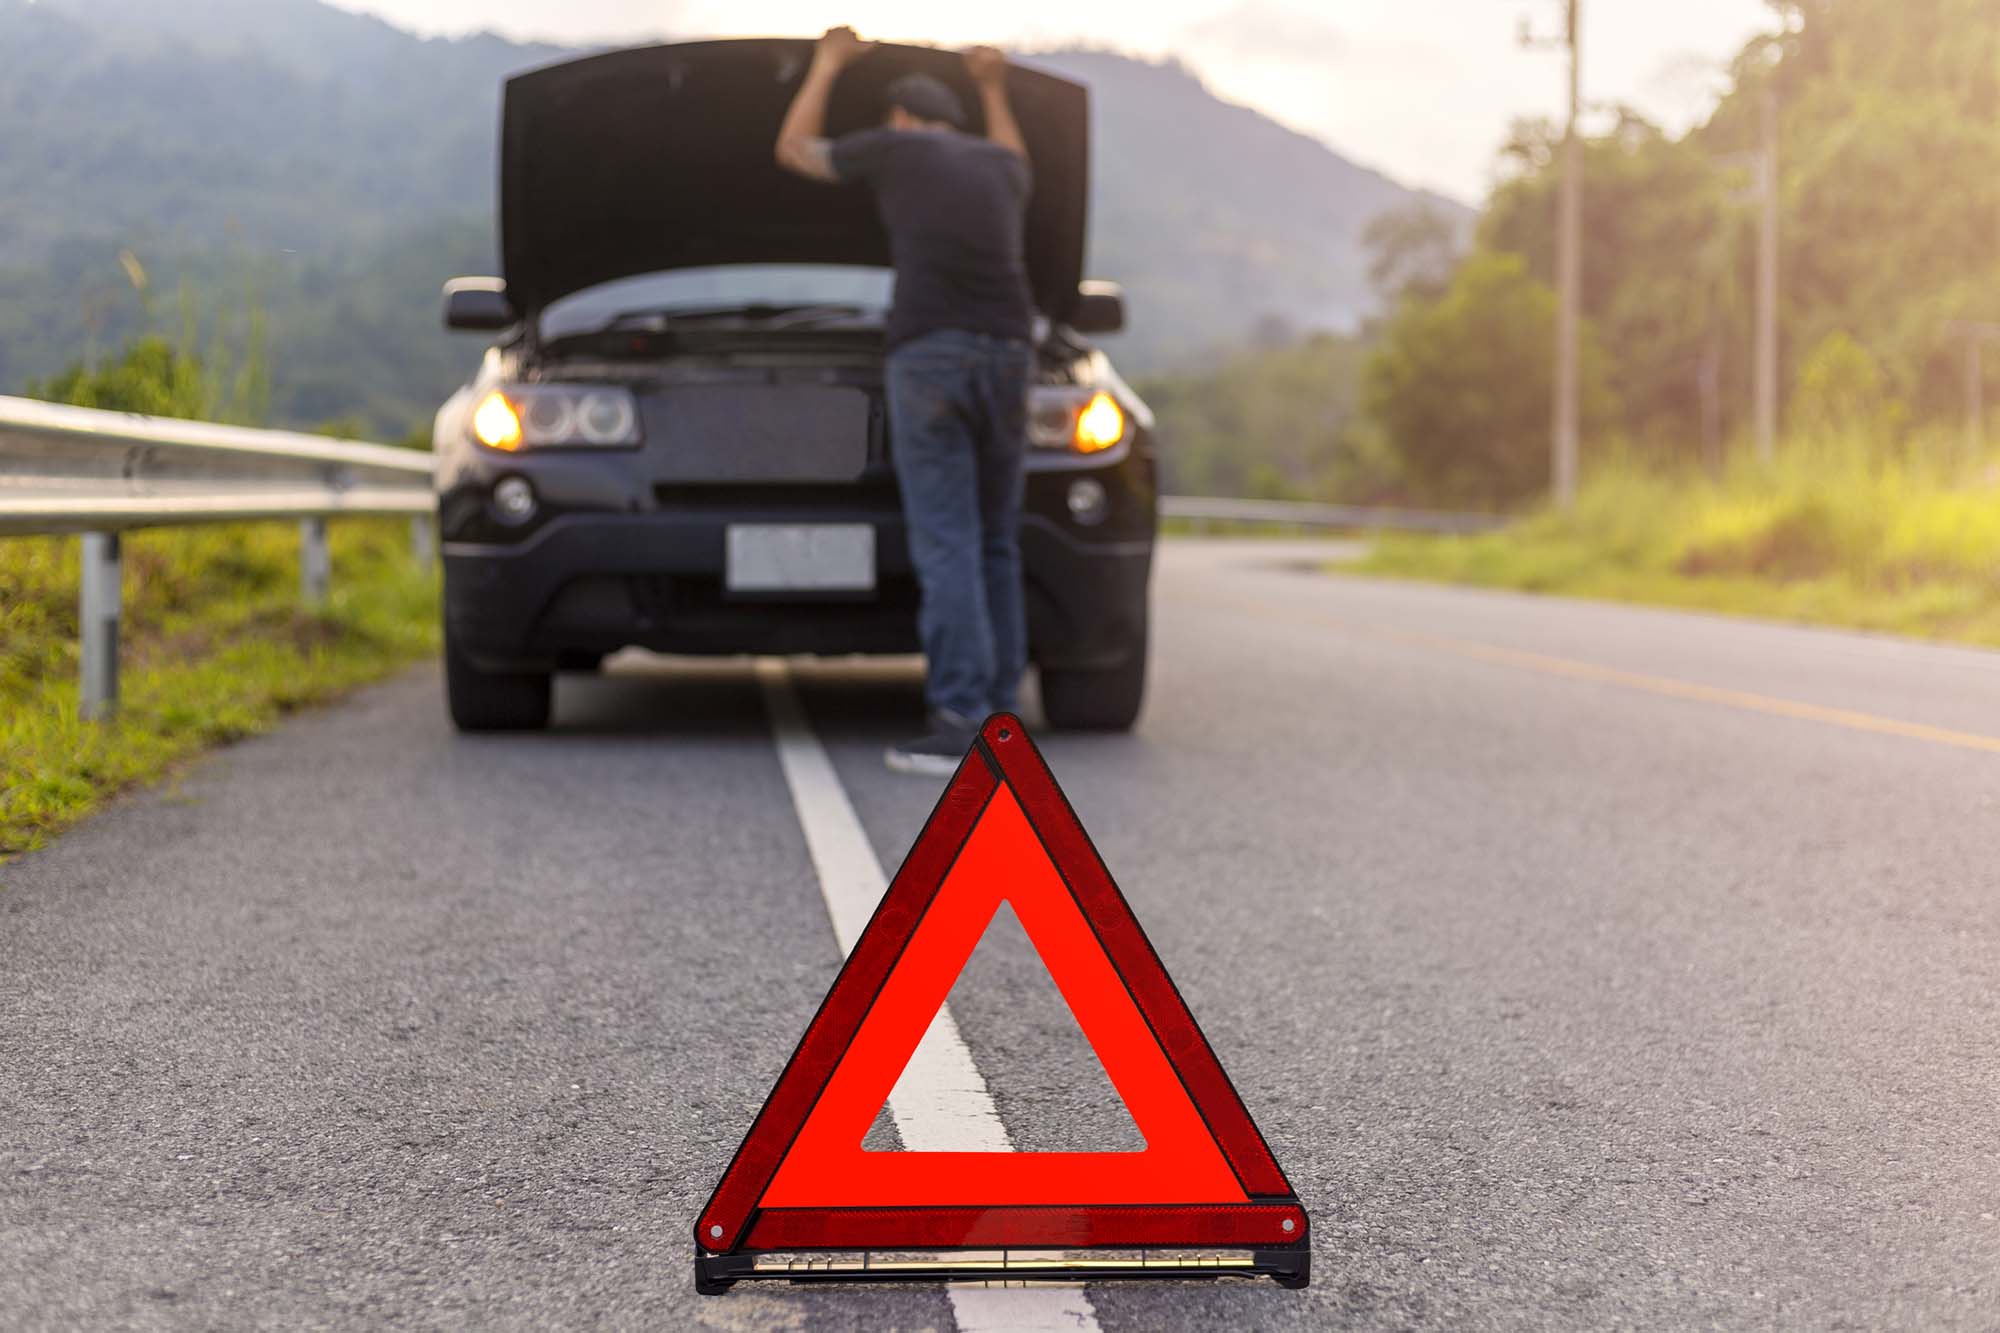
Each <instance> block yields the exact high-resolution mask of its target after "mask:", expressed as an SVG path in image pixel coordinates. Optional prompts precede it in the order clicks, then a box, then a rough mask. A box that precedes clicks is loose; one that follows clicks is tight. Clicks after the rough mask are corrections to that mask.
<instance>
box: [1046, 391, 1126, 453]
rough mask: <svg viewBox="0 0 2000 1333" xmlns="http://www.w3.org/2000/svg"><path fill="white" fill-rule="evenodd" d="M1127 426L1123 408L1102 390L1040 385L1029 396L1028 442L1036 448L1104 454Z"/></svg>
mask: <svg viewBox="0 0 2000 1333" xmlns="http://www.w3.org/2000/svg"><path fill="white" fill-rule="evenodd" d="M1127 428H1128V427H1127V423H1126V419H1125V410H1124V409H1123V408H1121V407H1119V406H1118V400H1117V399H1115V398H1113V397H1112V396H1111V395H1110V394H1108V393H1106V392H1105V391H1104V390H1102V389H1090V388H1078V387H1075V386H1072V385H1065V384H1042V385H1037V386H1036V387H1035V388H1034V389H1033V390H1032V391H1031V392H1030V393H1029V395H1028V442H1029V443H1030V444H1032V445H1034V446H1035V448H1037V449H1064V450H1068V451H1070V452H1072V453H1079V454H1097V453H1103V452H1104V451H1105V450H1106V449H1109V448H1111V447H1112V446H1113V445H1115V444H1118V443H1119V442H1120V441H1122V440H1123V439H1124V438H1125V432H1126V430H1127Z"/></svg>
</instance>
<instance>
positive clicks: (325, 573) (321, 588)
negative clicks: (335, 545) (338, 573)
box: [299, 518, 333, 606]
mask: <svg viewBox="0 0 2000 1333" xmlns="http://www.w3.org/2000/svg"><path fill="white" fill-rule="evenodd" d="M332 575H333V557H332V556H331V555H329V554H328V552H327V549H326V520H325V519H323V518H308V519H302V520H301V521H300V523H299V595H300V596H302V597H303V598H304V599H305V603H306V605H307V606H322V605H324V604H325V603H326V590H327V584H328V582H329V581H330V580H331V578H332Z"/></svg>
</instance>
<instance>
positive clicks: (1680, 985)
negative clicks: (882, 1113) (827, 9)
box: [0, 543, 2000, 1330]
mask: <svg viewBox="0 0 2000 1333" xmlns="http://www.w3.org/2000/svg"><path fill="white" fill-rule="evenodd" d="M1301 549H1302V548H1300V547H1296V546H1293V547H1283V546H1263V545H1242V544H1230V543H1211V544H1179V545H1171V546H1170V547H1169V548H1168V549H1167V550H1166V551H1165V553H1164V559H1163V567H1162V569H1161V572H1160V578H1159V582H1158V587H1157V608H1156V616H1155V624H1156V634H1157V643H1156V661H1157V670H1156V678H1155V681H1156V683H1155V688H1154V692H1153V696H1152V701H1151V704H1150V706H1149V708H1148V711H1147V715H1146V718H1145V719H1144V722H1143V723H1142V727H1141V729H1140V730H1139V732H1138V733H1137V734H1135V735H1133V736H1130V737H1111V738H1106V737H1073V736H1051V735H1043V736H1041V738H1040V739H1041V740H1042V743H1043V747H1044V751H1045V753H1046V754H1047V756H1048V757H1049V760H1050V762H1051V764H1052V765H1053V766H1054V768H1055V771H1056V774H1057V776H1058V778H1059V779H1060V780H1061V781H1062V782H1063V784H1064V786H1065V788H1066V789H1067V791H1068V793H1069V795H1070V797H1071V799H1072V801H1073V802H1074V803H1075V805H1076V806H1077V808H1078V811H1079V813H1080V815H1081V816H1082V818H1083V820H1084V823H1085V824H1086V826H1087V827H1088V828H1089V829H1090V830H1091V832H1092V834H1093V836H1094V837H1095V839H1096V842H1097V844H1098V847H1099V849H1100V850H1101V851H1102V853H1103V854H1104V856H1105V858H1106V860H1107V861H1108V863H1109V864H1110V866H1111V868H1112V871H1113V873H1114V874H1115V875H1116V876H1117V877H1118V879H1119V881H1120V883H1121V885H1122V886H1123V888H1124V889H1125V891H1126V893H1127V895H1128V897H1129V898H1130V899H1131V900H1132V902H1133V904H1134V906H1135V908H1136V910H1137V911H1138V913H1139V916H1140V918H1141V920H1142V921H1143V922H1144V923H1145V925H1146V927H1147V929H1148V931H1149V932H1150V933H1151V936H1152V938H1153V941H1154V944H1155V945H1156V946H1157V948H1158V949H1159V952H1160V953H1161V955H1162V957H1163V958H1164V960H1165V961H1166V963H1167V965H1168V967H1169V969H1170V970H1171V971H1172V973H1173V975H1174V978H1175V980H1176V981H1177V982H1178V983H1179V985H1180V987H1181V990H1182V992H1183V994H1184V995H1185V996H1186V997H1187V999H1188V1001H1189V1004H1190V1005H1191V1007H1192V1008H1193V1010H1194V1013H1195V1015H1196V1016H1197V1018H1198V1019H1199V1020H1200V1021H1201V1022H1202V1024H1203V1026H1204V1028H1205V1030H1206V1031H1207V1033H1208V1035H1209V1038H1210V1039H1211V1041H1212V1042H1213V1043H1214V1044H1215V1046H1216V1047H1217V1049H1218V1050H1219V1052H1220V1053H1221V1055H1222V1058H1223V1060H1224V1062H1225V1064H1226V1065H1227V1067H1228V1069H1229V1071H1230V1073H1231V1075H1232V1076H1233V1077H1234V1079H1235V1081H1236V1083H1237V1086H1238V1087H1239V1089H1241V1091H1242V1092H1243V1094H1244V1098H1245V1100H1246V1101H1247V1102H1248V1104H1249V1105H1250V1107H1251V1110H1252V1112H1253V1113H1254V1114H1255V1115H1256V1116H1257V1118H1258V1120H1259V1122H1260V1123H1261V1124H1262V1126H1263V1128H1264V1130H1265V1133H1266V1135H1267V1136H1268V1137H1269V1138H1270V1139H1271V1141H1272V1143H1273V1146H1274V1147H1275V1148H1276V1150H1277V1152H1278V1155H1279V1158H1280V1160H1281V1161H1282V1162H1283V1164H1284V1165H1285V1167H1286V1168H1287V1170H1288V1172H1289V1174H1290V1176H1291V1179H1292V1181H1293V1183H1294V1185H1295V1187H1296V1188H1297V1189H1298V1191H1299V1193H1300V1195H1301V1196H1302V1197H1303V1198H1304V1200H1305V1202H1306V1204H1307V1206H1308V1207H1309V1208H1310V1209H1311V1210H1312V1214H1313V1218H1314V1236H1315V1247H1316V1248H1315V1258H1314V1282H1313V1286H1312V1287H1311V1288H1310V1289H1309V1290H1307V1291H1303V1292H1287V1291H1282V1290H1279V1289H1278V1288H1276V1287H1275V1286H1274V1285H1272V1284H1270V1283H1257V1284H1247V1283H1239V1284H1216V1285H1211V1286H1202V1285H1187V1286H1181V1285H1175V1286H1127V1287H1113V1286H1105V1285H1100V1286H1096V1287H1092V1288H1091V1289H1089V1292H1088V1303H1089V1306H1090V1307H1091V1308H1092V1309H1094V1314H1095V1318H1096V1320H1097V1322H1098V1324H1099V1326H1101V1327H1102V1328H1105V1329H1118V1330H1126V1329H1134V1330H1136V1329H1154V1328H1161V1327H1170V1326H1172V1327H1181V1326H1186V1327H1229V1328H1246V1327H1357V1328H1375V1327H1407V1326H1452V1327H1521V1326H1538V1327H1539V1326H1553V1327H1567V1328H1607V1327H1619V1326H1649V1327H1658V1326H1675V1327H1684V1326H1691V1325H1715V1326H1725V1327H1768V1326H1785V1327H1798V1328H1815V1329H1820V1328H1864V1327H1865V1328H1880V1327H1903V1328H1991V1327H1995V1326H2000V1220H1996V1214H2000V656H1996V655H1993V654H1984V653H1977V652H1971V651H1965V650H1956V649H1948V648H1933V647H1926V646H1918V645H1912V644H1907V643H1900V642H1894V641H1888V640H1880V639H1872V638H1866V637H1861V636H1854V635H1845V634H1837V633H1826V632H1815V631H1806V630H1799V629H1791V628H1783V627H1776V626H1768V625H1759V624H1750V623H1740V622H1732V621H1726V620H1721V619H1714V618H1707V617H1699V616H1690V615H1680V614H1673V613H1666V612H1653V611H1643V610H1635V609H1629V608H1618V607H1607V606H1596V605H1589V604H1582V603H1574V602H1560V601H1551V600H1536V599H1529V598H1522V597H1515V596H1510V595H1499V594H1490V593H1479V592H1469V591H1460V590H1449V589H1438V588H1428V587H1419V586H1405V585H1400V584H1390V583H1376V582H1367V581H1360V580H1350V579H1335V578H1326V577H1322V576H1318V575H1313V574H1307V573H1302V572H1299V571H1298V570H1297V569H1295V568H1289V567H1287V566H1288V565H1289V564H1291V563H1294V562H1295V561H1296V559H1297V558H1298V556H1299V553H1300V551H1301ZM794 679H795V682H796V687H797V689H798V691H799V693H800V696H801V698H802V699H803V701H804V704H805V708H806V712H807V714H808V717H809V719H810V722H811V725H812V727H813V728H814V730H816V731H817V733H818V735H819V737H820V739H821V740H822V742H823V743H824V745H825V747H826V750H827V752H828V753H829V755H830V756H831V758H832V761H833V766H834V770H835V772H836V773H837V775H838V778H839V781H840V784H841V785H842V786H844V788H845V790H846V793H847V795H848V797H849V799H850V800H851V802H852V805H853V808H854V810H855V812H856V813H857V814H858V816H859V818H860V821H861V824H862V826H863V827H864V828H865V830H866V833H867V835H868V838H869V840H870V841H871V842H872V843H873V846H874V849H875V852H876V855H877V856H878V857H879V858H880V859H881V861H882V862H883V863H884V864H885V865H886V866H888V867H890V868H893V867H894V866H895V865H896V864H897V862H898V861H899V859H900V857H901V854H902V852H903V850H904V848H905V847H906V846H907V844H908V842H909V841H910V839H911V838H913V837H914V836H915V834H916V832H917V830H918V828H919V826H920V825H921V823H922V821H923V818H924V816H925V814H926V812H927V810H928V808H929V805H930V802H931V800H932V799H933V797H934V795H935V790H936V789H935V787H934V786H933V785H931V784H928V783H926V782H924V781H921V780H915V779H911V778H907V777H899V776H897V775H894V774H891V773H889V772H887V771H886V770H884V769H883V767H882V765H881V762H880V758H879V752H880V747H881V744H882V742H883V741H884V740H885V739H886V738H890V737H893V736H895V735H897V734H899V733H900V732H902V731H903V730H904V729H905V728H906V727H907V726H908V724H909V722H910V720H911V718H912V717H913V715H914V713H915V711H916V709H917V707H918V700H919V694H918V688H917V677H916V675H915V674H914V671H913V670H912V669H911V667H910V666H909V665H908V664H904V663H894V664H886V665H885V664H875V665H841V664H822V665H810V664H807V665H799V666H797V667H795V669H794ZM439 694H440V691H439V684H438V681H437V679H436V676H435V674H434V673H432V672H428V671H425V672H418V673H415V674H413V675H411V676H409V677H406V678H404V679H401V680H398V681H396V682H393V683H391V684H388V685H385V686H382V687H380V688H376V689H373V690H370V691H367V692H365V693H363V694H361V695H359V696H357V697H355V698H354V699H353V700H351V701H349V702H348V703H346V704H343V705H341V706H338V707H335V708H331V709H328V710H325V711H323V712H318V713H314V714H312V715H310V716H306V717H302V718H300V719H298V720H297V721H295V722H293V723H291V724H290V725H288V726H286V727H285V728H283V729H282V730H281V731H280V732H278V733H277V734H275V735H272V736H269V737H266V738H263V739H260V740H257V741H253V742H250V743H247V744H244V745H240V746H237V747H235V748H233V749H230V750H228V751H225V752H223V753H220V754H218V755H215V756H213V757H211V758H209V759H207V760H204V761H203V762H201V763H199V764H198V765H196V766H195V767H194V768H193V769H192V770H191V771H190V772H188V773H187V774H186V775H185V776H184V777H183V778H182V779H181V780H179V781H177V782H175V783H173V784H171V785H170V786H168V787H166V788H163V789H161V790H158V791H155V792H150V793H147V794H143V795H139V796H136V797H134V798H131V799H128V800H124V801H121V802H119V803H117V804H116V805H115V806H114V807H113V808H111V809H109V810H107V811H106V812H104V813H103V814H102V815H101V816H99V817H98V818H96V819H94V820H92V821H90V822H89V823H87V824H86V825H85V826H83V827H82V828H80V829H78V830H76V831H75V832H73V833H72V834H70V835H69V836H67V837H65V838H64V839H63V840H62V841H61V842H59V843H58V844H57V845H56V846H54V847H53V848H51V849H49V850H48V851H45V852H42V853H39V854H36V855H34V856H30V857H26V858H23V859H22V860H20V861H18V862H17V863H15V864H13V865H11V866H7V867H4V868H0V1325H6V1326H9V1327H27V1328H38V1327H61V1326H70V1325H84V1324H88V1325H97V1326H104V1325H133V1326H170V1325H171V1326H202V1327H215V1326H240V1325H250V1324H259V1325H286V1326H301V1327H304V1326H315V1325H362V1324H365V1325H371V1326H372V1325H399V1326H406V1325H417V1326H440V1325H441V1326H456V1325H467V1324H478V1325H483V1326H485V1325H491V1326H516V1327H525V1326H546V1325H552V1324H563V1325H570V1324H583V1323H599V1324H608V1325H613V1326H639V1325H646V1326H653V1327H715V1328H731V1329H736V1328H756V1327H780V1328H800V1327H821V1326H827V1327H848V1326H852V1327H871V1328H872V1327H900V1328H921V1327H933V1328H950V1327H952V1326H953V1325H954V1322H955V1321H956V1322H963V1319H964V1315H963V1311H962V1310H961V1309H960V1308H959V1307H957V1306H955V1305H954V1303H953V1301H952V1300H951V1299H949V1298H948V1297H947V1294H946V1293H944V1292H942V1291H937V1290H913V1289H912V1290H887V1289H878V1288H852V1289H843V1290H833V1291H829V1290H812V1289H795V1288H790V1287H784V1286H777V1285H763V1286H747V1287H739V1288H738V1289H737V1290H736V1291H734V1292H732V1293H731V1294H729V1295H728V1296H726V1297H722V1298H716V1299H707V1300H704V1299H701V1298H697V1297H696V1296H695V1295H694V1293H693V1290H692V1285H691V1281H690V1275H689V1262H688V1248H689V1247H688V1228H689V1224H690V1221H691V1219H692V1217H693V1214H694V1212H695V1211H696V1209H698V1208H699V1206H700V1204H701V1203H702V1201H703V1200H704V1199H705V1197H706V1195H707V1191H708V1189H709V1188H710V1186H711V1185H712V1184H713V1182H714V1180H715V1177H716V1176H717V1174H718V1173H719V1172H720V1170H721V1168H722V1166H723V1164H724V1162H725V1160H726V1158H727V1156H728V1154H729V1152H730V1151H731V1149H732V1148H733V1147H734V1146H735V1143H736V1141H737V1139H738V1137H739V1136H740V1135H741V1133H742V1131H743V1129H744V1127H745V1125H746V1124H747V1122H748V1120H749V1118H750V1116H751V1115H752V1114H753V1113H754V1110H755V1108H756V1106H757V1105H758V1104H759V1103H760V1101H761V1099H762V1097H763V1095H764V1093H765V1091H766V1090H767V1089H768V1087H769V1085H770V1083H771V1081H772V1079H773V1078H774V1077H775V1075H776V1072H777V1070H778V1068H779V1066H780V1065H781V1063H782V1061H783V1059H784V1057H785V1055H786V1053H787V1052H788V1051H789V1049H790V1047H791V1045H792V1044H793V1042H794V1041H795V1040H796V1038H797V1036H798V1034H799V1033H800V1032H801V1031H802V1030H803V1027H804V1025H805V1023H806V1021H807V1019H808V1018H809V1017H810V1016H811V1014H812V1011H813V1009H814V1007H815V1006H816V1005H817V1003H818V1001H819V999H820V997H821V995H822V994H823V993H824V990H825V988H826V986H827V985H828V983H829V981H830V980H831V978H832V975H833V972H834V970H835V967H836V966H837V963H838V958H839V952H838V946H837V944H836V942H835V937H834V933H833V929H832V926H831V925H830V922H829V918H828V914H827V908H826V902H825V900H824V899H823V898H822V896H821V893H820V889H819V887H818V885H817V882H816V879H815V872H814V869H813V866H812V863H811V862H810V861H809V859H808V857H807V854H806V849H805V843H804V840H803V837H802V833H801V825H800V821H799V816H798V814H797V813H796V812H795V810H794V808H793V806H792V804H791V802H790V800H789V799H788V797H787V793H786V786H785V779H784V777H783V775H782V773H781V771H780V768H779V763H778V759H777V757H776V754H775V752H774V748H773V744H772V739H771V736H772V733H771V724H770V721H769V718H768V717H767V715H766V710H765V706H764V702H763V697H762V693H761V690H760V685H759V682H758V679H757V677H756V676H755V674H754V673H753V671H752V670H751V668H750V666H749V665H748V664H746V663H723V664H713V665H702V664H686V663H665V662H646V661H640V662H627V663H621V664H620V665H619V667H618V669H617V670H616V671H615V672H614V673H613V674H612V675H610V676H608V677H606V678H604V679H601V680H577V681H565V682H564V683H563V685H562V686H561V689H560V693H559V697H558V709H557V712H558V727H557V729H556V731H555V732H554V733H552V734H549V735H544V736H533V737H525V738H485V739H468V738H460V737H457V736H454V735H453V734H452V733H451V731H450V729H449V728H448V726H447V725H446V723H445V719H444V716H443V710H442V705H441V700H440V697H439ZM1029 712H1030V721H1031V722H1032V721H1033V712H1032V707H1030V710H1029ZM951 1007H952V1009H953V1010H954V1012H955V1014H956V1017H957V1020H958V1024H959V1027H960V1029H961V1031H962V1033H963V1036H964V1041H965V1044H966V1046H967V1047H969V1049H970V1051H971V1053H972V1055H973V1057H974V1059H975V1060H976V1061H977V1063H978V1066H979V1068H980V1069H981V1070H982V1071H983V1072H984V1074H985V1075H986V1079H987V1082H988V1084H989V1085H990V1087H991V1089H992V1095H993V1099H994V1103H995V1104H996V1106H997V1108H998V1110H999V1112H1000V1116H1001V1119H1002V1120H1003V1121H1004V1124H1005V1127H1006V1129H1007V1131H1008V1133H1009V1134H1010V1135H1011V1137H1012V1139H1013V1142H1014V1144H1015V1146H1016V1147H1017V1148H1019V1149H1022V1150H1027V1151H1033V1150H1036V1149H1038V1148H1054V1147H1088V1146H1092V1145H1093V1144H1095V1145H1101V1146H1105V1147H1117V1146H1121V1145H1122V1146H1129V1141H1130V1136H1131V1134H1132V1130H1131V1126H1130V1124H1129V1121H1128V1120H1127V1119H1126V1118H1125V1117H1124V1114H1123V1111H1122V1108H1120V1107H1119V1106H1118V1105H1117V1103H1116V1099H1115V1098H1114V1097H1112V1095H1111V1093H1110V1090H1109V1088H1108V1085H1107V1084H1106V1083H1105V1082H1104V1079H1103V1075H1102V1073H1101V1071H1099V1070H1097V1069H1096V1067H1095V1065H1094V1062H1093V1061H1092V1059H1091V1057H1090V1055H1089V1052H1088V1049H1087V1048H1086V1047H1085V1046H1084V1044H1083V1042H1082V1039H1081V1037H1080V1035H1079V1034H1077V1033H1076V1032H1075V1031H1074V1029H1073V1027H1072V1026H1071V1023H1070V1020H1069V1017H1068V1015H1067V1012H1066V1010H1065V1009H1064V1008H1063V1007H1062V1004H1061V1001H1060V999H1059V998H1058V997H1057V995H1056V994H1055V992H1054V990H1053V987H1052V986H1051V985H1050V983H1049V982H1048V981H1047V979H1046V977H1045V976H1044V975H1043V974H1041V973H1040V971H1039V968H1038V965H1037V964H1036V963H1035V962H1034V959H1033V956H1032V952H1031V950H1030V949H1029V946H1028V945H1027V943H1026V940H1025V937H1024V936H1022V935H1020V934H1019V932H1018V928H1015V929H1013V930H1012V931H1011V932H1009V931H1005V930H1000V929H997V928H996V931H995V932H994V933H993V934H992V935H990V936H989V937H988V939H987V941H986V942H985V944H984V945H983V946H982V948H981V950H980V952H979V953H978V954H977V955H975V957H974V959H973V963H972V965H971V967H970V968H969V969H968V972H967V975H966V977H965V978H964V979H962V981H961V983H960V985H959V986H958V988H957V989H956V990H955V991H954V993H953V996H952V999H951ZM880 1132H883V1131H880V1130H878V1133H880ZM889 1132H893V1131H889ZM997 1294H998V1295H1000V1296H1008V1295H1011V1293H997Z"/></svg>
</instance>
